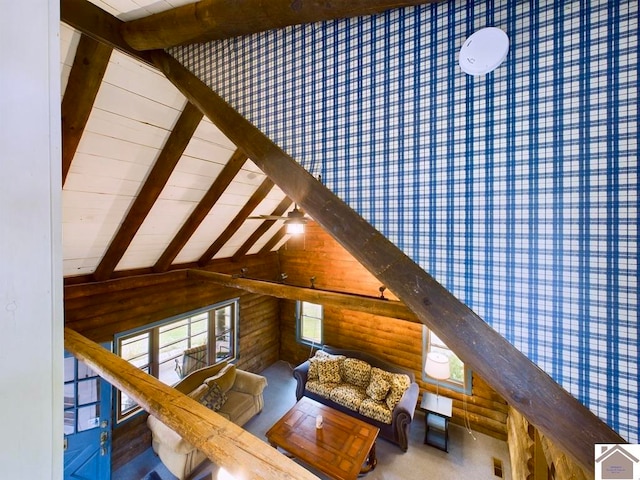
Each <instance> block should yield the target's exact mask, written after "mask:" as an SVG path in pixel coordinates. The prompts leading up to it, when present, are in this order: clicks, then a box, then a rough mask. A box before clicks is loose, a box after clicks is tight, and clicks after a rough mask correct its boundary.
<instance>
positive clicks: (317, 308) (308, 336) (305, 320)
mask: <svg viewBox="0 0 640 480" xmlns="http://www.w3.org/2000/svg"><path fill="white" fill-rule="evenodd" d="M300 308H301V310H302V311H301V313H300V326H299V332H300V333H299V334H300V338H301V339H302V340H306V341H308V342H312V343H317V344H321V343H322V305H317V304H315V303H308V302H300Z"/></svg>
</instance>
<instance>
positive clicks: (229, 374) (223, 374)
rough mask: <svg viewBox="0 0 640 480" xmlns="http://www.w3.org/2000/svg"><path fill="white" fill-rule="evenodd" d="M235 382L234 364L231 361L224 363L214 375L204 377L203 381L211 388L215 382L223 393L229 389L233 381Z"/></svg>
mask: <svg viewBox="0 0 640 480" xmlns="http://www.w3.org/2000/svg"><path fill="white" fill-rule="evenodd" d="M235 382H236V366H235V364H233V363H229V364H227V365H225V366H224V367H223V368H222V370H220V371H219V372H218V373H216V374H215V375H213V376H211V377H209V378H207V379H205V381H204V383H205V384H207V385H208V386H209V388H211V386H212V385H213V384H217V385H218V386H219V387H220V389H221V390H222V392H223V393H227V392H228V391H229V390H231V387H233V385H234V383H235Z"/></svg>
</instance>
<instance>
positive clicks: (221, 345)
mask: <svg viewBox="0 0 640 480" xmlns="http://www.w3.org/2000/svg"><path fill="white" fill-rule="evenodd" d="M231 353H232V351H231V337H230V336H229V335H220V336H218V337H216V362H219V361H220V360H224V359H225V358H227V357H230V356H231Z"/></svg>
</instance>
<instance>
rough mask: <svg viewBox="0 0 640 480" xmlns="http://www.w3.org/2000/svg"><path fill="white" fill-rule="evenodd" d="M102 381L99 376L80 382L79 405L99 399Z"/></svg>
mask: <svg viewBox="0 0 640 480" xmlns="http://www.w3.org/2000/svg"><path fill="white" fill-rule="evenodd" d="M99 396H100V382H99V381H98V379H97V378H92V379H90V380H82V381H80V382H78V405H86V404H87V403H93V402H97V401H98V397H99Z"/></svg>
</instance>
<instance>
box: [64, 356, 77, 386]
mask: <svg viewBox="0 0 640 480" xmlns="http://www.w3.org/2000/svg"><path fill="white" fill-rule="evenodd" d="M75 369H76V359H75V357H64V381H65V382H72V381H73V380H75V378H76V371H75Z"/></svg>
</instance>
